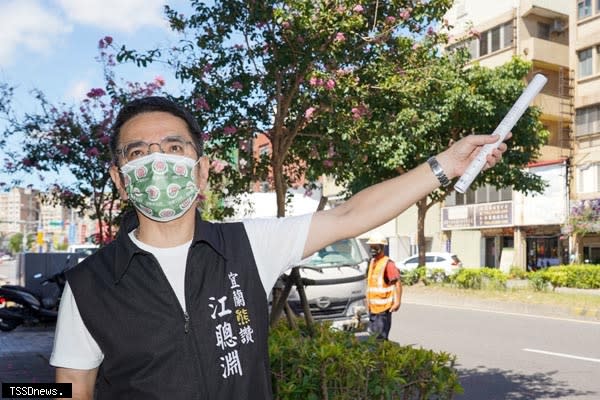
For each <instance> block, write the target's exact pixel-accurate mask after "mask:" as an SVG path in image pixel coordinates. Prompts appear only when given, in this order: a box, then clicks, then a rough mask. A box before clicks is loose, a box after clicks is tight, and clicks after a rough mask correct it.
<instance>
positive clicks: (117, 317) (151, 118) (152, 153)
mask: <svg viewBox="0 0 600 400" xmlns="http://www.w3.org/2000/svg"><path fill="white" fill-rule="evenodd" d="M496 140H498V138H497V137H490V136H488V135H485V136H481V135H479V136H476V135H472V136H469V137H468V138H465V139H463V140H461V141H459V142H457V143H455V144H454V145H453V146H451V147H450V148H449V149H448V150H446V151H444V152H442V153H441V154H439V155H438V156H437V163H438V164H437V168H433V166H432V167H430V165H428V164H423V165H421V166H419V167H417V168H415V169H414V170H412V171H409V172H407V173H405V174H403V175H402V176H399V177H397V178H394V179H391V180H389V181H386V182H383V183H380V184H378V185H375V186H372V187H370V188H368V189H366V190H363V191H362V192H360V193H358V194H356V195H355V196H353V197H352V199H350V200H348V201H347V202H345V203H344V204H342V205H340V206H338V207H336V208H333V209H330V210H326V211H319V212H316V213H314V214H308V215H304V216H299V217H290V218H280V219H277V218H272V219H258V220H248V221H243V222H240V223H225V224H223V223H216V224H213V223H209V222H205V221H202V220H201V219H200V217H199V213H198V212H197V211H196V199H197V197H198V194H199V193H201V192H202V191H203V190H204V188H205V187H206V184H207V178H208V168H209V163H208V160H207V158H206V157H205V156H203V154H202V141H201V132H200V128H199V126H198V124H197V122H196V121H195V120H194V118H193V117H192V116H191V115H190V113H189V112H188V111H187V110H185V109H183V108H181V107H180V106H178V105H177V104H175V103H173V102H171V101H170V100H167V99H165V98H162V97H147V98H143V99H140V100H135V101H133V102H131V103H129V104H127V105H125V106H124V107H123V108H122V109H121V110H120V112H119V114H118V116H117V119H116V122H115V126H114V127H113V137H112V139H111V150H112V152H113V154H114V165H113V166H112V167H111V169H110V174H111V178H112V180H113V182H114V184H115V185H116V187H117V189H118V190H119V194H120V196H121V197H122V198H123V199H124V200H129V201H130V202H132V203H133V205H134V207H135V212H133V213H130V214H128V215H125V216H124V217H123V220H122V222H121V226H120V231H119V233H118V235H117V238H116V239H115V240H114V241H113V242H112V243H110V244H109V245H107V246H105V247H103V248H101V249H100V250H99V251H98V252H96V253H95V254H93V255H91V256H89V257H87V258H86V259H85V260H84V261H83V262H82V263H81V264H79V265H78V266H76V267H75V268H73V269H71V270H70V271H69V272H68V274H67V279H68V285H67V287H66V288H65V292H64V294H63V297H62V299H61V305H60V312H59V318H58V322H57V327H56V335H55V343H54V350H53V353H52V357H51V360H50V362H51V364H52V365H54V366H55V367H57V370H56V379H57V382H72V383H73V398H75V399H91V398H92V397H93V396H94V395H95V396H96V398H97V399H111V400H115V399H128V400H135V399H144V400H149V399H167V398H168V399H211V400H212V399H261V400H264V399H270V398H272V393H271V376H270V372H269V359H268V348H267V336H268V304H267V294H268V293H269V292H270V290H271V288H272V286H273V284H274V282H275V280H276V279H277V277H278V276H279V275H280V273H281V272H282V271H285V270H286V269H287V268H289V266H291V265H293V264H294V263H297V262H298V261H299V260H301V259H302V258H304V257H307V256H309V255H310V254H312V253H314V252H315V251H317V250H318V249H320V248H322V247H324V246H325V245H327V244H330V243H333V242H335V241H336V240H339V239H343V238H348V237H354V236H357V235H359V234H360V233H362V232H366V231H368V230H369V229H372V228H374V227H376V226H378V225H381V224H382V223H384V222H386V221H389V220H390V219H392V218H393V217H395V216H396V215H398V214H400V213H401V212H402V211H404V210H405V209H406V208H408V207H409V206H410V205H411V204H413V203H415V202H416V201H417V200H418V199H420V198H422V197H423V196H425V195H426V194H427V193H429V192H430V191H432V190H434V189H436V188H437V187H439V186H440V182H442V181H443V182H445V179H447V178H449V179H452V178H454V177H457V176H459V175H461V174H462V172H463V171H464V170H465V169H466V167H467V165H468V164H469V162H470V160H472V159H473V158H474V157H475V156H476V155H477V153H478V151H479V148H480V147H481V146H482V145H484V144H487V143H493V142H494V141H496ZM505 150H506V145H505V144H502V145H501V146H500V149H499V150H496V151H494V152H493V153H492V154H491V155H490V156H488V158H487V162H488V165H487V166H488V167H490V166H493V165H494V164H495V163H496V162H497V161H498V160H499V159H500V158H501V156H502V152H503V151H505ZM434 170H435V171H436V173H434V172H433V171H434ZM444 174H445V175H444ZM442 178H443V179H442ZM406 187H410V188H411V190H410V191H407V190H405V188H406ZM398 193H407V194H406V195H405V196H398V195H397V194H398ZM375 204H376V205H377V206H376V207H374V206H373V205H375Z"/></svg>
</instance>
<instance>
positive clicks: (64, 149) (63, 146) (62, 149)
mask: <svg viewBox="0 0 600 400" xmlns="http://www.w3.org/2000/svg"><path fill="white" fill-rule="evenodd" d="M58 151H60V154H62V155H64V156H66V155H68V154H69V152H70V151H71V149H70V148H69V146H67V145H66V144H61V145H60V146H58Z"/></svg>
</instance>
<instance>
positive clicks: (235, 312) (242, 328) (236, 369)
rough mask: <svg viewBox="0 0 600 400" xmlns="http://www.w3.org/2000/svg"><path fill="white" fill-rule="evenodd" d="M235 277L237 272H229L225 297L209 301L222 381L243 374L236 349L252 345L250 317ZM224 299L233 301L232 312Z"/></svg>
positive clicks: (252, 331) (252, 332)
mask: <svg viewBox="0 0 600 400" xmlns="http://www.w3.org/2000/svg"><path fill="white" fill-rule="evenodd" d="M237 276H238V274H236V273H233V272H230V273H229V275H228V278H229V282H230V287H229V292H228V293H227V295H225V296H221V297H219V298H216V297H209V298H208V300H209V302H208V307H209V308H210V309H211V311H212V313H211V318H212V319H213V320H215V322H216V325H215V344H216V347H217V348H218V349H219V350H220V351H221V352H222V356H220V357H219V359H220V361H221V363H220V366H221V371H222V374H221V376H223V378H225V379H227V378H229V377H230V376H232V375H240V376H242V375H243V368H242V363H241V361H240V357H239V352H238V349H239V348H240V346H242V345H247V344H249V343H254V337H253V335H254V330H253V329H252V326H251V325H250V322H251V320H250V314H249V313H248V309H247V308H246V300H245V298H244V292H243V290H242V288H241V287H240V285H239V284H238V283H237ZM227 299H231V301H232V302H233V309H229V308H228V305H227ZM231 317H234V318H235V319H232V318H231Z"/></svg>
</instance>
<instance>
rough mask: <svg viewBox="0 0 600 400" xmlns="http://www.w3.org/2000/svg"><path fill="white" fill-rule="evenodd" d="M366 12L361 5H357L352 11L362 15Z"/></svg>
mask: <svg viewBox="0 0 600 400" xmlns="http://www.w3.org/2000/svg"><path fill="white" fill-rule="evenodd" d="M364 10H365V9H364V8H363V6H361V5H360V4H357V5H355V6H354V7H353V8H352V11H354V12H355V13H362V12H363V11H364Z"/></svg>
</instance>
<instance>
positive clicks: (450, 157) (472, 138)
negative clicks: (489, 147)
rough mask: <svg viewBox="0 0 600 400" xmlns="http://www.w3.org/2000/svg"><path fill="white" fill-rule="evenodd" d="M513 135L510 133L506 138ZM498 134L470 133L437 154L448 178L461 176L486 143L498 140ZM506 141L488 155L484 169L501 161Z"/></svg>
mask: <svg viewBox="0 0 600 400" xmlns="http://www.w3.org/2000/svg"><path fill="white" fill-rule="evenodd" d="M511 136H512V134H511V133H509V134H508V135H507V136H506V140H508V139H510V137H511ZM498 139H499V137H498V135H469V136H465V137H464V138H462V139H461V140H459V141H458V142H456V143H453V144H452V145H451V146H450V147H449V148H448V149H447V150H445V151H443V152H442V153H440V154H439V155H438V156H437V160H438V162H439V163H440V165H441V167H442V169H443V170H444V172H445V173H446V176H447V177H448V179H453V178H455V177H457V176H461V175H462V174H463V173H464V172H465V171H466V169H467V167H468V166H469V164H470V163H471V161H473V159H475V157H477V154H479V151H481V148H482V147H483V146H484V145H486V144H492V143H494V142H496V141H498ZM506 148H507V146H506V143H504V142H502V143H500V146H498V148H497V149H494V150H493V151H492V152H491V153H490V154H489V155H488V156H487V163H486V164H485V166H484V167H483V169H484V170H486V169H488V168H491V167H493V166H494V165H496V163H498V161H500V159H501V158H502V154H503V153H504V152H505V151H506Z"/></svg>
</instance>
